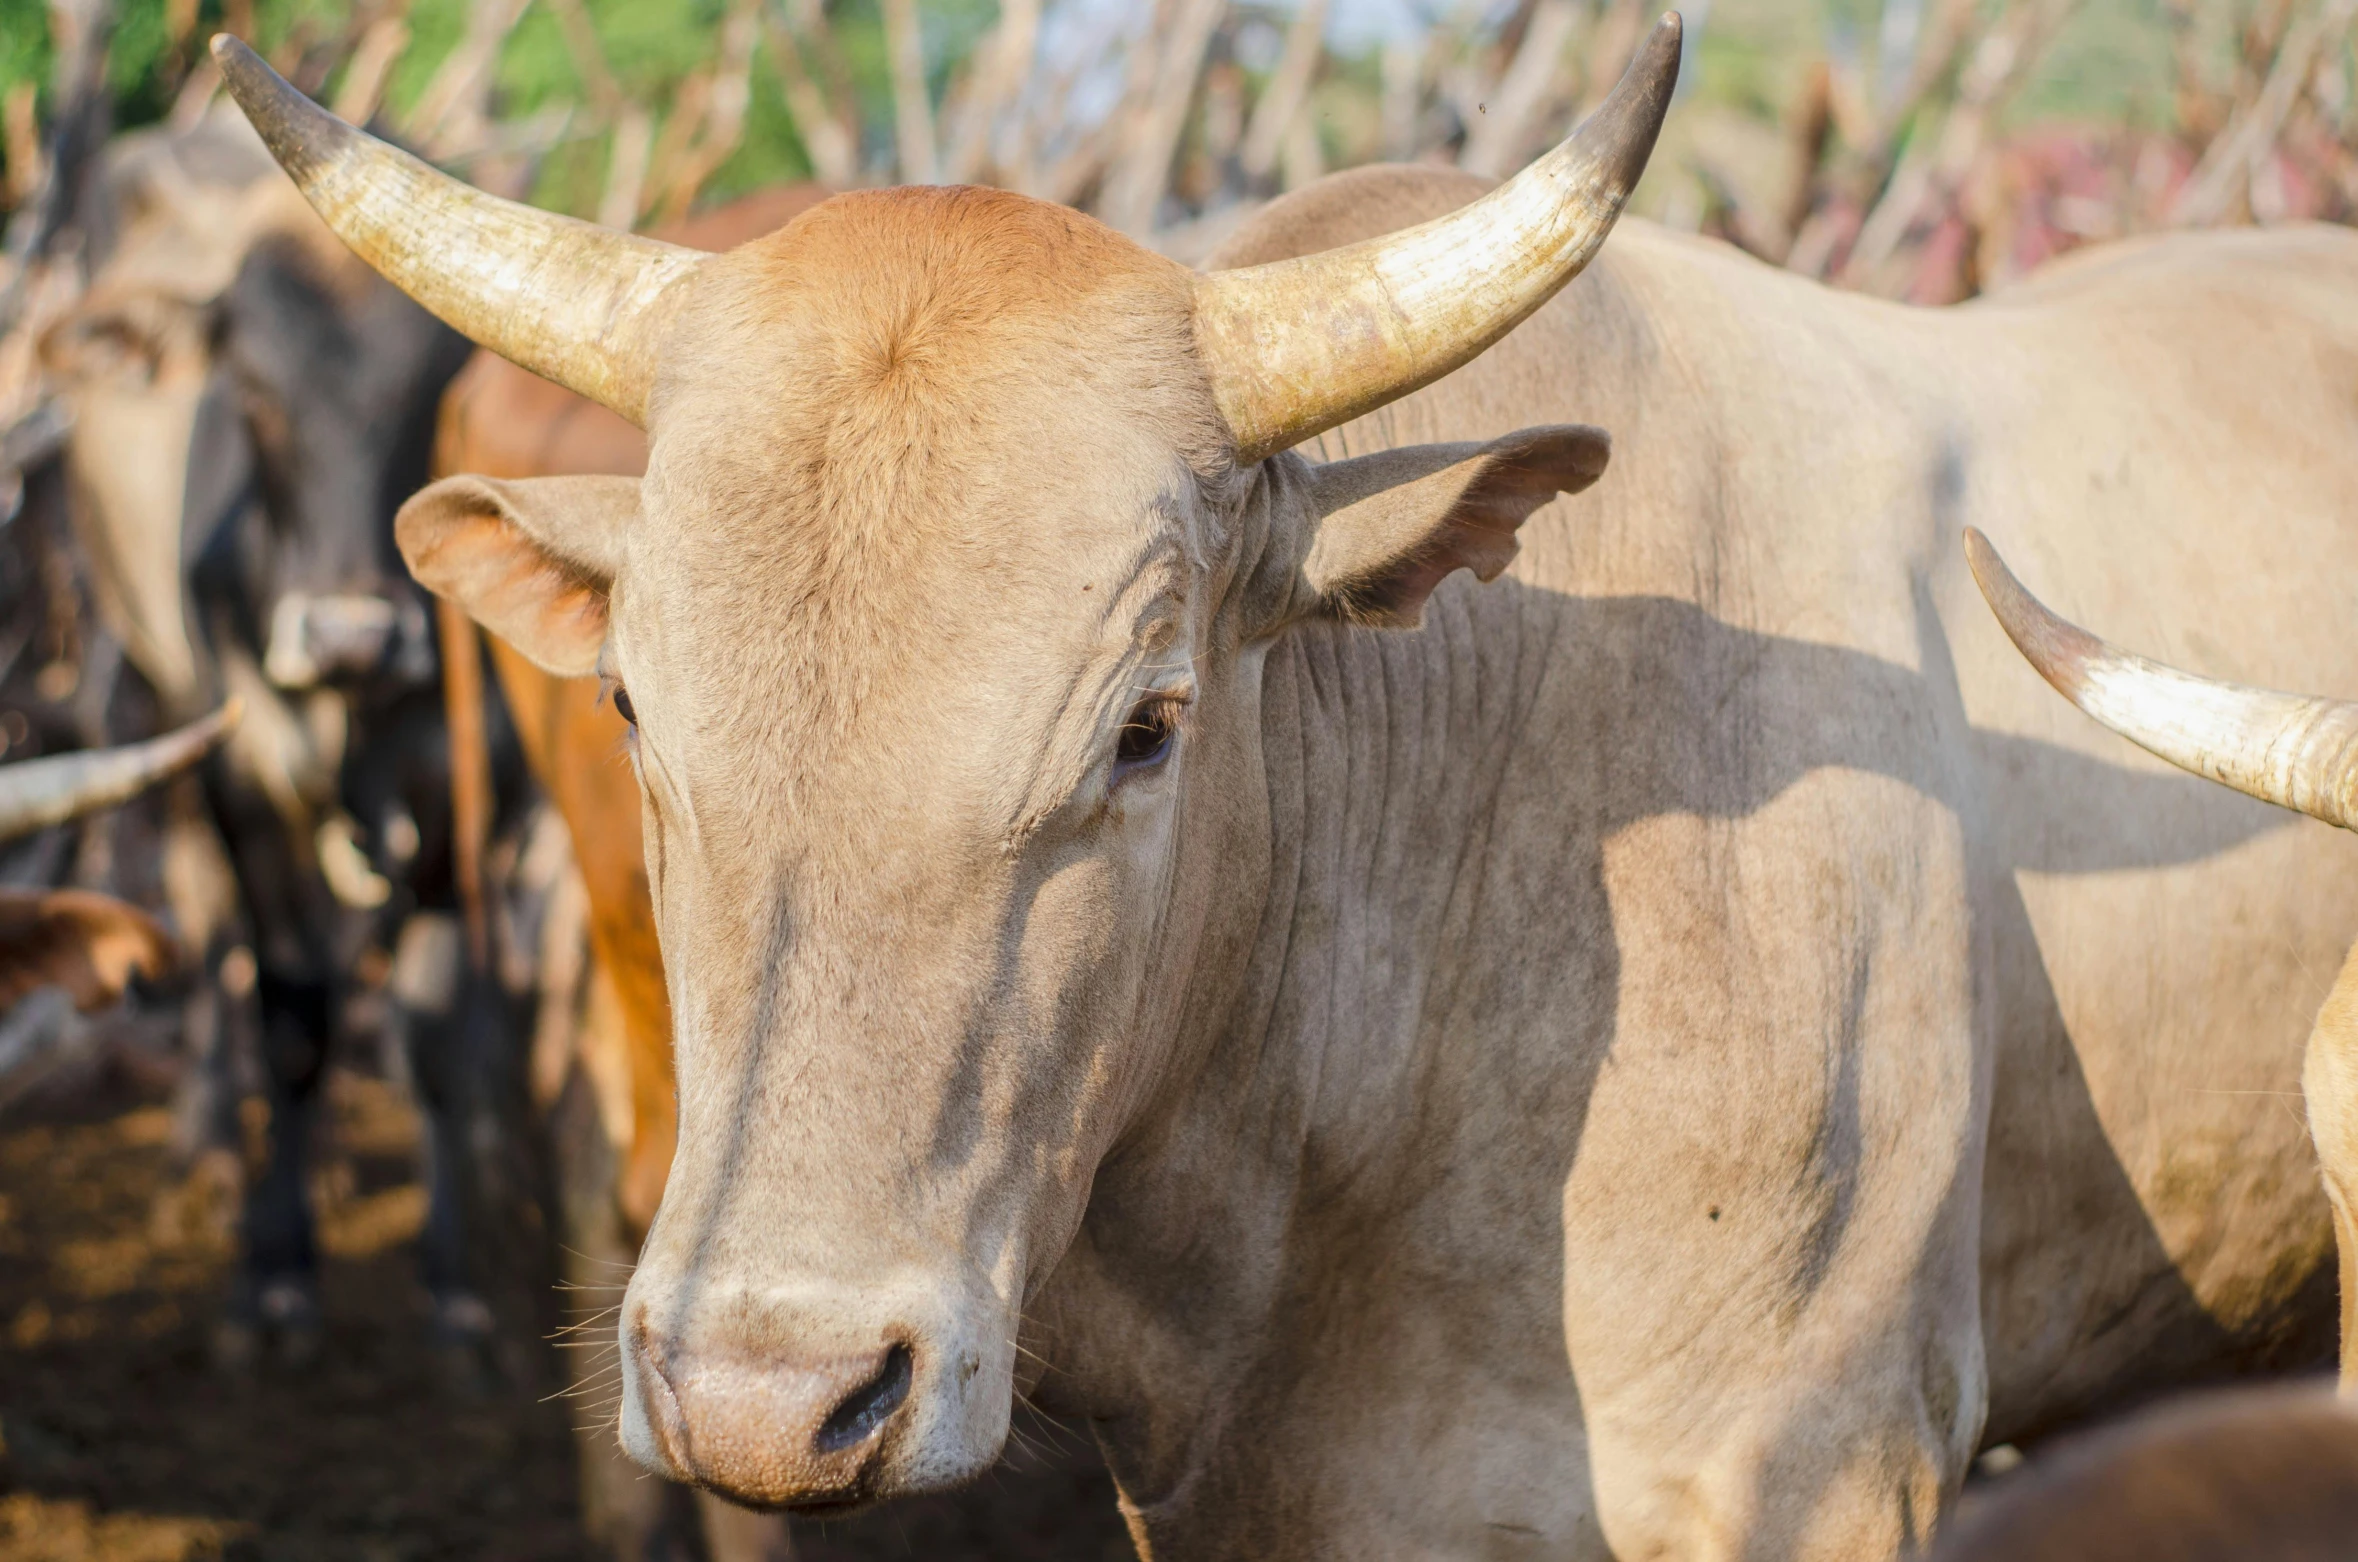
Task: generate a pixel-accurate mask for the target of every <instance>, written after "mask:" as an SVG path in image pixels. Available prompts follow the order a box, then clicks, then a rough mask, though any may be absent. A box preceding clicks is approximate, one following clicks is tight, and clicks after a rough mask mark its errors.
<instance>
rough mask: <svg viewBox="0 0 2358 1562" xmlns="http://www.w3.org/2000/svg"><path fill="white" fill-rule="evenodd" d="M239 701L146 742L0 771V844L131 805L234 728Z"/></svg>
mask: <svg viewBox="0 0 2358 1562" xmlns="http://www.w3.org/2000/svg"><path fill="white" fill-rule="evenodd" d="M238 715H239V707H238V702H237V701H235V700H231V701H230V702H229V703H228V704H226V705H224V706H222V707H221V708H220V709H219V710H217V711H215V712H213V714H212V715H210V716H206V717H204V718H202V719H201V720H197V721H192V722H190V723H189V724H188V725H187V726H185V727H182V728H181V729H180V730H179V731H177V732H167V733H165V734H164V735H163V736H162V737H160V738H150V739H148V740H147V741H146V742H145V743H132V744H127V745H125V746H124V747H122V748H106V749H97V750H93V751H89V752H85V753H80V754H59V755H56V756H55V757H53V758H50V759H28V760H25V761H24V762H23V763H21V764H15V765H9V766H6V767H0V841H10V840H14V839H16V837H18V836H20V835H30V834H31V833H32V832H33V831H35V830H45V829H47V828H48V827H49V826H51V825H53V824H64V823H65V822H66V821H67V820H69V819H79V818H80V817H81V816H82V815H84V814H86V813H94V812H96V811H97V810H99V809H101V808H111V807H113V806H114V805H115V804H117V803H124V802H129V801H130V800H131V799H132V798H134V797H137V796H138V795H139V794H140V793H142V792H144V791H146V790H147V789H148V788H149V787H151V786H154V785H155V784H156V783H157V782H158V781H161V780H163V779H164V778H165V777H166V776H169V775H172V774H174V773H175V772H177V771H181V770H185V769H187V768H188V767H189V766H190V765H193V764H195V763H196V762H197V761H198V760H199V759H202V758H203V757H204V755H205V751H206V750H208V749H210V748H211V747H212V746H213V745H214V744H216V743H218V742H220V741H221V739H222V737H223V735H224V734H226V733H227V732H228V731H229V729H230V728H232V727H234V726H236V725H237V719H238Z"/></svg>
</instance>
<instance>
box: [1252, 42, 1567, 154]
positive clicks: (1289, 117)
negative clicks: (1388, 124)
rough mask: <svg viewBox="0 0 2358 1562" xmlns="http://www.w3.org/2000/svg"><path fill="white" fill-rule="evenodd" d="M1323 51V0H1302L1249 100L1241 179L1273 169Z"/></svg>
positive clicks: (1283, 149) (1323, 54)
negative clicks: (1255, 97) (1257, 97)
mask: <svg viewBox="0 0 2358 1562" xmlns="http://www.w3.org/2000/svg"><path fill="white" fill-rule="evenodd" d="M1564 3H1567V4H1568V3H1570V0H1564ZM1325 53H1326V0H1302V6H1301V9H1299V10H1297V11H1296V12H1294V21H1293V25H1292V26H1291V27H1288V28H1287V29H1286V34H1285V52H1284V53H1283V54H1281V55H1279V56H1278V60H1277V69H1276V70H1275V71H1273V72H1271V73H1270V77H1269V85H1268V86H1267V87H1266V88H1264V89H1263V90H1262V93H1261V101H1260V102H1258V103H1256V104H1254V105H1253V117H1252V119H1251V121H1250V122H1249V123H1247V125H1246V126H1245V136H1244V145H1243V147H1242V148H1241V149H1240V150H1239V151H1238V153H1237V164H1238V166H1239V167H1241V168H1242V169H1243V170H1244V176H1245V182H1246V183H1247V184H1248V185H1250V186H1252V187H1253V188H1255V189H1260V188H1262V187H1264V186H1266V185H1267V184H1268V182H1269V176H1270V175H1271V174H1272V173H1274V172H1276V170H1277V162H1278V158H1279V157H1280V156H1282V155H1283V154H1284V151H1285V144H1286V133H1287V132H1288V131H1290V130H1292V129H1293V125H1294V120H1295V119H1296V118H1298V117H1299V116H1300V114H1301V112H1302V105H1303V104H1305V103H1307V102H1308V101H1309V99H1310V84H1311V82H1312V81H1314V80H1315V79H1316V78H1317V75H1318V64H1319V61H1320V60H1321V59H1322V58H1323V57H1324V56H1325Z"/></svg>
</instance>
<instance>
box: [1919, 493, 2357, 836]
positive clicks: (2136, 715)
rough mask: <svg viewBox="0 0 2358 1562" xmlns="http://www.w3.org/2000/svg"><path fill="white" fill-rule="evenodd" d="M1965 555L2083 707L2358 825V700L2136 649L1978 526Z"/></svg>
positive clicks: (2246, 785)
mask: <svg viewBox="0 0 2358 1562" xmlns="http://www.w3.org/2000/svg"><path fill="white" fill-rule="evenodd" d="M1965 560H1966V562H1967V563H1968V564H1969V565H1971V566H1972V568H1973V578H1974V580H1975V581H1976V582H1977V583H1978V584H1979V585H1980V586H1981V594H1982V596H1983V597H1984V598H1985V599H1987V601H1988V602H1989V605H1990V610H1991V611H1992V612H1994V613H1996V614H1997V615H1998V622H1999V623H2000V624H2002V625H2004V626H2005V629H2006V633H2007V634H2008V635H2009V636H2011V637H2012V638H2013V641H2014V644H2015V645H2016V647H2018V648H2019V649H2020V650H2021V652H2022V654H2023V655H2024V656H2025V657H2026V658H2028V659H2029V661H2030V664H2031V665H2032V666H2033V667H2036V668H2037V669H2038V670H2039V672H2040V674H2041V675H2042V676H2043V677H2045V678H2046V680H2047V681H2048V682H2049V683H2051V684H2053V685H2055V687H2056V688H2057V689H2058V690H2060V691H2062V694H2063V697H2064V698H2065V699H2067V700H2069V701H2071V702H2072V703H2073V704H2074V705H2077V706H2078V707H2079V708H2080V709H2081V710H2084V711H2086V712H2087V713H2088V714H2089V715H2091V716H2093V717H2095V718H2096V719H2097V720H2098V721H2100V722H2102V723H2103V724H2104V725H2106V726H2107V727H2110V728H2111V729H2112V730H2113V731H2115V732H2117V733H2119V734H2120V735H2121V736H2122V737H2124V738H2127V739H2128V740H2129V741H2130V742H2132V743H2134V744H2136V745H2137V746H2138V747H2139V748H2142V749H2146V750H2148V751H2149V752H2151V753H2154V754H2158V755H2160V756H2161V757H2162V758H2164V759H2166V760H2168V761H2169V762H2170V763H2171V764H2173V765H2176V766H2178V767H2179V768H2180V769H2182V770H2190V771H2192V772H2194V773H2195V774H2196V775H2198V776H2207V777H2209V778H2210V779H2211V780H2213V781H2217V782H2221V783H2223V784H2225V785H2227V786H2231V787H2233V788H2235V790H2237V791H2238V792H2243V793H2247V794H2249V795H2250V796H2253V797H2256V798H2258V799H2260V800H2261V801H2262V802H2266V803H2274V804H2276V805H2277V806H2279V807H2281V808H2291V809H2294V810H2296V811H2298V812H2300V813H2305V814H2307V815H2309V816H2310V817H2311V818H2314V819H2323V820H2324V821H2325V822H2326V823H2327V824H2338V825H2340V826H2342V827H2343V828H2344V829H2358V704H2353V703H2351V702H2350V701H2347V700H2325V699H2312V698H2309V697H2307V696H2305V695H2299V694H2278V693H2276V692H2275V691H2273V690H2270V689H2249V688H2244V687H2242V686H2241V685H2238V684H2232V683H2214V682H2213V681H2211V680H2210V679H2208V678H2197V677H2195V676H2193V675H2192V674H2191V673H2182V672H2179V671H2178V670H2177V669H2176V668H2174V667H2165V666H2163V665H2162V664H2161V663H2159V662H2154V661H2148V660H2146V659H2145V658H2144V657H2142V656H2132V655H2131V654H2129V653H2128V652H2126V651H2122V650H2119V649H2117V648H2115V647H2113V646H2110V645H2107V644H2106V643H2105V642H2103V641H2102V640H2099V639H2097V638H2096V637H2095V636H2094V635H2092V634H2089V633H2088V632H2087V631H2086V630H2084V629H2081V628H2079V627H2078V626H2076V625H2073V624H2069V623H2066V622H2064V621H2063V620H2062V619H2060V618H2057V617H2056V616H2055V615H2054V614H2053V613H2050V612H2048V611H2047V609H2046V608H2045V607H2044V606H2043V605H2042V604H2041V603H2040V602H2039V600H2038V599H2037V598H2036V597H2034V596H2032V595H2031V594H2030V593H2029V592H2027V591H2025V590H2023V588H2022V582H2020V581H2018V580H2016V579H2015V578H2014V575H2013V572H2012V571H2010V570H2009V569H2007V568H2006V562H2005V560H2003V559H2001V558H1999V557H1998V552H1997V550H1996V549H1995V548H1993V547H1991V546H1990V541H1989V539H1988V538H1987V537H1984V536H1983V535H1982V534H1981V533H1980V532H1978V531H1975V530H1972V529H1971V528H1968V529H1967V530H1966V533H1965Z"/></svg>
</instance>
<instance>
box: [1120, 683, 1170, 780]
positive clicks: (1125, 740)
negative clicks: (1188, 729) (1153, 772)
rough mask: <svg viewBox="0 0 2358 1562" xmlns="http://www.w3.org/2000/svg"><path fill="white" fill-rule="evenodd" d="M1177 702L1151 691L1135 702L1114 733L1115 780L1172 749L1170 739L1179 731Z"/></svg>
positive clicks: (1152, 762)
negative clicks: (1134, 706) (1127, 716)
mask: <svg viewBox="0 0 2358 1562" xmlns="http://www.w3.org/2000/svg"><path fill="white" fill-rule="evenodd" d="M1179 705H1180V702H1179V701H1177V700H1175V699H1173V698H1171V697H1170V696H1169V695H1167V694H1157V695H1151V696H1149V697H1148V698H1146V699H1143V700H1141V701H1139V702H1138V706H1137V708H1136V709H1134V710H1132V711H1131V712H1130V715H1129V719H1127V720H1126V721H1124V722H1123V723H1122V730H1121V731H1120V732H1119V733H1118V734H1116V735H1115V737H1114V779H1115V780H1116V781H1119V780H1120V779H1122V777H1123V776H1125V775H1128V774H1129V773H1130V772H1131V771H1133V770H1143V769H1145V768H1146V767H1147V766H1149V765H1155V764H1160V763H1161V762H1162V758H1163V756H1164V755H1165V754H1168V753H1169V752H1170V751H1171V739H1172V738H1174V737H1176V736H1177V735H1178V732H1179Z"/></svg>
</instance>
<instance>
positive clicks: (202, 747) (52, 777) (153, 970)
mask: <svg viewBox="0 0 2358 1562" xmlns="http://www.w3.org/2000/svg"><path fill="white" fill-rule="evenodd" d="M238 715H239V712H238V708H237V707H236V706H235V705H227V706H223V707H222V708H221V709H220V710H217V711H215V712H213V713H212V714H211V715H209V716H206V717H204V718H202V719H201V720H198V721H194V722H191V723H189V724H188V725H187V726H185V727H182V728H181V729H180V730H178V731H177V732H170V733H166V734H165V735H163V736H162V737H158V738H151V739H149V740H148V741H147V742H145V743H134V744H128V745H125V746H123V747H120V748H114V749H106V750H101V751H99V752H95V753H90V752H83V753H71V754H55V755H51V756H49V757H47V758H43V759H30V760H23V761H20V762H18V763H16V764H13V765H10V766H8V767H6V768H5V769H0V842H5V841H12V840H15V839H17V838H18V837H19V836H24V835H29V834H31V833H33V832H34V831H36V830H44V829H48V828H50V827H51V826H54V825H60V824H64V823H67V822H68V821H70V820H74V819H79V818H82V817H83V816H85V815H87V814H92V813H96V812H97V811H99V810H100V809H104V808H112V807H114V806H115V805H117V804H119V803H125V802H128V801H130V800H131V799H132V798H134V797H136V796H138V795H139V794H140V793H142V792H144V791H146V790H147V789H148V788H150V787H152V786H155V785H157V784H158V783H159V782H162V781H164V780H165V779H167V778H169V777H171V776H173V775H176V774H178V773H179V772H181V771H183V770H186V769H187V768H188V767H189V766H190V765H193V764H195V763H196V762H197V761H198V760H200V759H202V758H203V757H204V756H205V754H206V753H207V752H209V751H210V750H211V749H212V748H213V747H214V745H215V744H217V743H218V742H220V740H221V739H222V738H223V737H224V736H225V735H226V734H227V733H228V732H229V731H230V730H231V729H232V728H233V727H235V726H236V724H237V719H238ZM183 954H184V951H183V949H182V946H181V943H180V940H178V939H177V938H175V937H173V935H172V934H171V933H170V932H168V931H166V929H165V928H164V926H163V924H161V923H159V922H158V921H157V920H156V919H155V918H154V917H152V916H150V915H148V913H146V912H145V911H142V910H141V909H140V908H139V907H137V906H134V905H132V904H131V903H129V902H128V901H124V900H120V899H117V898H116V897H115V896H112V895H105V894H100V893H99V892H97V891H95V890H83V889H0V1100H4V1099H5V1098H6V1094H5V1092H6V1089H7V1087H8V1086H10V1085H13V1084H14V1083H16V1081H13V1080H11V1079H10V1077H9V1076H11V1075H12V1074H14V1075H17V1076H18V1078H19V1079H21V1078H22V1074H21V1073H20V1071H21V1070H22V1069H23V1068H24V1067H25V1065H27V1064H29V1063H31V1062H33V1060H34V1059H35V1058H36V1057H37V1056H38V1055H39V1054H40V1053H41V1052H42V1051H43V1050H45V1049H46V1048H48V1047H50V1046H52V1045H54V1044H55V1043H56V1042H57V1041H59V1040H60V1039H62V1038H63V1037H64V1036H65V1035H66V1034H67V1033H68V1031H69V1028H70V1027H71V1026H72V1024H73V1023H74V1018H73V1017H74V1015H75V1014H77V1013H79V1014H89V1013H91V1012H93V1011H95V1010H99V1009H104V1008H107V1007H110V1006H111V1005H113V1004H115V1003H118V1002H120V1001H121V1000H122V997H123V994H124V993H125V992H126V991H128V990H129V988H130V985H131V982H132V979H133V978H134V977H143V978H147V979H151V980H152V979H154V978H156V977H160V976H164V975H167V974H169V973H170V972H172V971H173V970H175V969H176V968H177V967H178V966H179V965H180V964H181V962H182V958H183Z"/></svg>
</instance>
